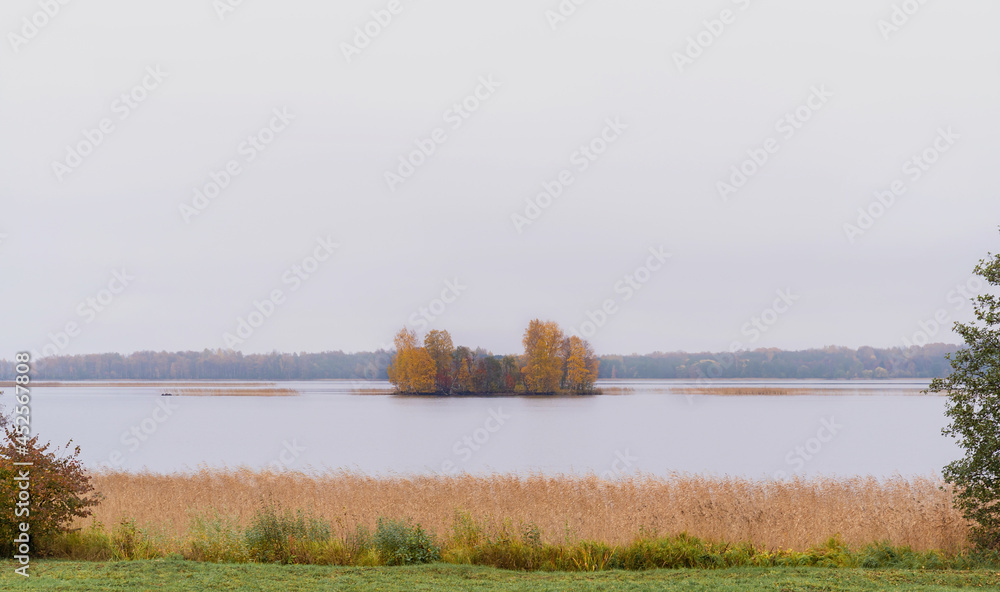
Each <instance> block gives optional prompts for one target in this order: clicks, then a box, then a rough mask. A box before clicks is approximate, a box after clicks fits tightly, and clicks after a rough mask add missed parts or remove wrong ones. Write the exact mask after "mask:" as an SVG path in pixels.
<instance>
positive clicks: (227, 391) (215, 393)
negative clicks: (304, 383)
mask: <svg viewBox="0 0 1000 592" xmlns="http://www.w3.org/2000/svg"><path fill="white" fill-rule="evenodd" d="M172 394H174V395H178V396H181V397H294V396H295V395H298V394H299V392H298V391H296V390H293V389H290V388H278V387H274V386H267V387H259V388H196V389H178V390H176V391H174V392H173V393H172Z"/></svg>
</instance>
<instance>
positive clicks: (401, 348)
mask: <svg viewBox="0 0 1000 592" xmlns="http://www.w3.org/2000/svg"><path fill="white" fill-rule="evenodd" d="M395 344H396V357H395V358H393V360H392V363H390V364H389V369H388V375H389V382H391V383H392V384H393V386H395V387H396V389H397V390H399V391H401V392H404V393H430V392H434V378H435V376H436V375H437V367H436V366H435V365H434V360H433V359H432V358H431V355H430V354H429V353H427V350H426V349H424V348H423V347H419V346H418V345H417V335H416V333H414V332H413V331H410V330H408V329H406V328H405V327H404V328H403V329H401V330H400V331H399V333H397V334H396V339H395Z"/></svg>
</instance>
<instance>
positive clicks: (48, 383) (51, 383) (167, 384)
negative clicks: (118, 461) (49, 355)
mask: <svg viewBox="0 0 1000 592" xmlns="http://www.w3.org/2000/svg"><path fill="white" fill-rule="evenodd" d="M31 384H32V386H44V387H63V386H71V387H81V386H93V387H103V388H108V387H116V386H129V387H134V386H149V387H153V386H155V387H160V388H173V387H180V386H205V385H206V384H209V385H212V386H218V387H227V386H239V385H243V386H260V387H263V386H273V385H274V383H273V382H247V381H240V380H234V381H214V380H211V381H205V380H201V381H190V382H181V381H156V380H111V381H107V380H105V381H97V380H94V381H91V380H80V381H74V382H65V381H59V380H33V381H31ZM13 386H14V382H13V381H10V380H8V381H2V380H0V388H2V387H13Z"/></svg>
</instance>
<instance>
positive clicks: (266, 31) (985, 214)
mask: <svg viewBox="0 0 1000 592" xmlns="http://www.w3.org/2000/svg"><path fill="white" fill-rule="evenodd" d="M232 3H233V4H236V3H237V2H236V1H235V0H233V1H232ZM895 4H897V5H898V6H899V8H898V9H895V10H896V13H895V15H894V2H893V1H890V0H874V1H873V0H841V1H839V2H823V3H803V2H801V1H793V0H735V1H729V0H719V1H716V2H695V1H693V0H686V1H673V2H656V1H652V0H637V1H631V2H610V1H599V0H592V1H590V2H585V3H583V5H582V6H579V7H576V6H575V5H574V4H573V3H572V2H570V1H569V0H566V1H564V2H563V3H562V5H560V2H559V1H558V0H551V1H528V0H507V1H505V2H489V3H484V2H468V1H464V2H463V1H459V0H439V1H426V0H425V1H422V2H412V1H407V0H399V1H393V2H390V1H388V0H379V1H366V2H337V3H332V2H320V1H319V0H292V1H284V2H277V1H273V0H272V1H268V0H244V1H243V2H242V3H240V5H239V6H237V7H235V8H233V7H232V6H230V3H228V2H227V0H218V1H217V2H214V3H213V2H212V1H211V0H174V1H171V2H157V3H147V2H134V1H126V0H88V1H87V2H70V3H69V4H68V5H66V6H62V5H60V4H58V2H56V1H55V0H51V6H49V4H48V3H47V2H45V1H43V2H41V3H39V2H37V1H36V0H6V1H5V2H4V5H3V9H2V13H0V32H2V33H3V41H4V46H3V48H2V49H0V163H2V165H0V166H2V168H0V204H2V210H0V212H2V214H0V269H2V272H3V281H0V303H2V313H0V357H3V358H8V359H9V358H10V357H11V356H12V354H13V352H15V351H19V350H24V349H31V350H35V351H36V352H43V351H45V348H46V346H48V351H47V352H46V353H52V352H54V351H58V352H60V353H70V354H77V353H91V352H106V351H119V352H123V353H125V352H132V351H136V350H145V349H153V350H171V351H172V350H188V349H193V350H201V349H204V348H212V349H215V348H220V347H222V348H224V347H227V346H229V345H231V346H232V347H234V348H235V349H239V350H242V351H244V352H265V351H272V350H280V351H323V350H333V349H343V350H347V351H352V350H353V351H356V350H369V349H374V348H376V347H379V346H380V345H384V344H387V343H389V342H391V339H392V335H393V333H394V332H395V331H396V330H398V329H399V328H400V327H401V326H402V325H403V324H404V323H405V324H407V325H408V326H410V327H411V328H414V329H417V330H418V332H421V333H422V332H423V331H424V330H426V329H428V328H439V329H448V330H449V331H451V333H452V336H453V338H454V340H455V341H456V343H457V344H458V343H460V344H466V345H470V346H477V345H479V346H483V347H486V348H488V349H491V350H493V351H495V352H497V353H507V352H516V351H519V350H520V349H521V346H520V340H521V334H522V332H523V330H524V328H525V326H526V325H527V322H528V321H529V320H530V319H532V318H535V317H540V318H543V319H551V320H555V321H557V322H559V323H560V324H561V325H562V326H563V327H564V328H565V329H567V330H569V329H574V330H577V331H582V332H583V333H584V334H585V335H586V336H587V337H588V338H589V339H590V340H591V342H592V343H593V344H594V346H595V348H596V349H597V351H598V352H599V353H602V354H609V353H631V352H650V351H654V350H660V351H671V350H717V351H721V350H725V349H729V348H730V347H731V346H733V344H734V342H739V344H738V346H740V347H746V348H757V347H780V348H794V349H799V348H807V347H819V346H825V345H846V346H851V347H857V346H860V345H873V346H898V345H903V344H904V339H906V340H909V341H911V342H913V341H915V342H917V343H919V342H920V341H921V339H922V338H921V336H920V332H921V331H924V332H925V333H927V335H926V337H928V338H929V340H930V341H956V339H957V338H956V336H955V335H954V334H953V333H951V331H950V330H949V329H947V328H944V329H936V328H935V324H936V321H933V322H932V319H934V317H935V315H937V316H938V318H939V319H944V318H946V319H947V321H948V323H950V322H951V321H952V320H955V319H958V318H967V317H968V312H969V309H970V307H969V306H968V304H966V303H965V301H964V298H963V297H961V296H960V295H959V293H958V292H957V291H955V290H956V288H957V286H959V285H963V286H964V285H965V284H966V283H967V280H968V279H969V277H970V274H971V271H972V268H973V267H974V266H975V264H976V262H977V260H978V259H979V258H980V257H982V256H984V255H985V254H986V252H987V251H991V250H992V251H994V252H995V251H998V250H1000V247H998V245H1000V234H998V231H997V226H998V224H1000V216H998V213H1000V200H998V199H997V197H998V194H997V186H998V182H997V172H996V171H997V170H998V169H997V163H998V160H1000V109H998V106H1000V36H998V35H997V34H996V32H997V30H998V29H997V27H998V24H1000V4H998V3H997V2H995V0H949V1H948V2H930V3H927V4H926V5H923V6H920V5H919V4H918V3H917V2H915V1H913V0H911V1H908V2H902V1H899V0H897V2H896V3H895ZM560 6H562V10H563V12H564V13H566V14H565V15H563V14H560V13H559V10H560ZM45 7H47V8H48V10H49V12H51V13H54V14H52V15H51V16H50V15H47V14H45V12H44V10H45ZM915 7H919V8H918V9H917V10H914V8H915ZM569 8H574V9H575V10H574V11H571V10H569ZM904 8H905V9H907V10H908V11H909V12H912V13H913V14H907V13H906V12H905V11H904V10H903V9H904ZM570 12H572V14H569V13H570ZM32 21H33V22H32ZM894 23H895V24H894ZM366 29H367V33H365V30H366ZM123 95H124V96H123ZM102 128H103V129H102ZM420 150H422V151H423V152H424V153H429V154H424V153H420V152H417V153H414V151H420ZM734 167H736V168H735V169H734ZM741 168H742V169H743V172H740V171H739V169H741ZM734 171H735V172H734ZM213 178H214V179H215V180H214V181H213ZM213 183H217V184H218V186H217V187H216V186H212V184H213ZM893 188H895V190H896V191H897V195H892V196H890V195H887V194H885V193H884V192H886V191H892V190H893ZM196 191H200V192H201V194H202V195H206V197H205V198H204V199H202V198H200V197H197V196H196ZM546 191H548V192H549V194H553V195H555V197H554V198H553V197H550V196H549V195H539V194H543V192H546ZM876 192H883V193H882V200H883V202H885V203H887V204H889V205H883V204H882V203H880V202H879V201H878V199H877V197H876ZM859 208H860V209H861V211H862V212H867V214H865V215H862V214H861V213H859ZM866 216H871V218H866ZM845 225H852V226H845ZM653 253H657V255H656V256H654V254H653ZM667 254H669V257H668V256H667ZM314 256H318V259H316V260H310V259H309V258H310V257H314ZM319 259H325V260H324V261H319ZM295 266H298V267H297V268H296V267H295ZM297 269H298V270H299V271H296V270H297ZM970 287H973V288H974V287H975V283H974V282H973V283H972V285H971V286H970ZM276 291H280V294H279V293H276ZM272 296H276V298H275V301H276V302H271V303H268V302H265V301H266V300H268V299H270V298H272ZM442 296H443V299H442ZM88 299H90V301H88ZM436 299H442V300H441V301H440V302H435V301H436ZM446 301H448V302H446ZM255 302H256V303H257V304H256V305H255ZM602 307H605V308H606V309H607V310H608V311H610V312H602V313H600V314H598V313H597V312H596V311H599V310H600V309H602ZM258 309H259V310H262V311H264V312H261V313H256V314H253V313H254V311H256V310H258ZM424 311H426V314H425V313H424ZM588 312H590V313H591V314H590V315H589V316H588ZM265 313H267V314H265ZM602 315H604V316H603V317H602ZM591 318H592V319H593V320H592V323H593V324H592V325H586V324H585V321H588V319H591ZM755 318H756V319H759V320H758V321H756V323H755V321H754V319H755ZM240 319H243V320H244V321H245V322H246V323H247V324H246V326H243V327H242V330H240V329H241V322H240ZM68 324H75V325H70V327H69V328H70V331H68V332H67V325H68ZM251 324H254V325H258V326H256V327H251V326H250V325H251ZM63 333H66V334H65V335H63ZM226 334H230V335H231V336H232V338H233V339H229V338H227V337H226Z"/></svg>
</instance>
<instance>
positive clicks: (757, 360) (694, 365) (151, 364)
mask: <svg viewBox="0 0 1000 592" xmlns="http://www.w3.org/2000/svg"><path fill="white" fill-rule="evenodd" d="M959 347H960V346H958V345H953V344H945V343H932V344H928V345H924V346H916V345H915V346H911V347H909V348H899V347H896V348H872V347H867V346H866V347H860V348H858V349H851V348H847V347H835V346H831V347H825V348H821V349H808V350H801V351H784V350H779V349H757V350H752V351H741V352H737V353H736V354H729V353H708V352H706V353H686V352H666V353H660V352H657V353H652V354H632V355H626V356H620V355H607V356H599V360H600V371H599V374H598V377H599V378H687V379H698V378H818V379H854V378H933V377H935V376H945V375H947V374H948V373H949V372H950V368H951V366H950V365H949V363H948V360H947V359H945V354H947V353H951V352H954V351H957V350H958V349H959ZM474 353H475V354H476V355H477V356H492V354H491V353H490V352H487V351H485V350H481V349H480V350H476V351H475V352H474ZM392 357H393V352H392V351H386V350H377V351H374V352H355V353H345V352H342V351H327V352H320V353H295V354H287V353H277V352H274V353H269V354H243V353H241V352H238V351H233V350H221V349H217V350H209V349H206V350H203V351H200V352H195V351H187V352H153V351H141V352H135V353H132V354H127V355H124V354H118V353H106V354H84V355H75V356H52V357H47V358H41V359H39V360H35V361H34V362H33V373H32V378H33V379H35V380H119V379H132V380H317V379H335V378H339V379H355V380H376V379H381V380H385V379H388V375H387V373H386V370H387V368H388V366H389V363H390V361H391V360H392ZM495 357H498V358H502V357H503V356H495ZM14 375H15V374H14V363H13V362H11V361H8V360H0V379H3V380H13V378H14Z"/></svg>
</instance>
